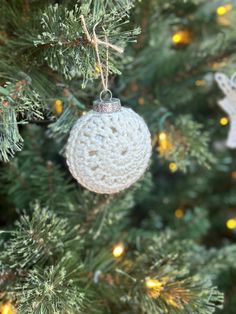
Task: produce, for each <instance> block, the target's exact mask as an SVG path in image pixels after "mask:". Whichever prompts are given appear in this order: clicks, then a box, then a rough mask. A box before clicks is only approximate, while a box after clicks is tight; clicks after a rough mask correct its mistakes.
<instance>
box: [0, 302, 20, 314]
mask: <svg viewBox="0 0 236 314" xmlns="http://www.w3.org/2000/svg"><path fill="white" fill-rule="evenodd" d="M0 314H16V309H15V308H14V307H13V305H12V304H11V303H10V302H7V303H5V304H2V305H1V306H0Z"/></svg>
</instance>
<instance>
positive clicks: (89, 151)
mask: <svg viewBox="0 0 236 314" xmlns="http://www.w3.org/2000/svg"><path fill="white" fill-rule="evenodd" d="M151 150H152V147H151V136H150V132H149V130H148V128H147V125H146V123H145V122H144V120H143V119H142V118H141V117H140V116H139V115H138V114H137V113H135V112H134V111H133V110H132V109H129V108H125V107H121V105H120V100H119V99H116V98H112V99H110V100H107V101H105V100H95V101H94V104H93V110H91V111H89V112H88V113H87V114H86V115H84V116H82V117H81V118H79V119H78V121H77V122H76V123H75V125H74V126H73V128H72V130H71V132H70V136H69V140H68V143H67V147H66V157H67V164H68V166H69V169H70V172H71V174H72V175H73V177H74V178H75V179H76V180H77V181H78V182H79V183H80V184H81V185H83V186H84V187H86V188H87V189H88V190H90V191H93V192H96V193H101V194H113V193H117V192H120V191H122V190H124V189H127V188H128V187H130V186H131V185H132V184H133V183H134V182H136V181H137V180H138V179H139V178H140V177H141V176H142V175H143V173H144V172H145V170H146V168H147V166H148V163H149V159H150V156H151Z"/></svg>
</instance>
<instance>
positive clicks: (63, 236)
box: [1, 205, 76, 270]
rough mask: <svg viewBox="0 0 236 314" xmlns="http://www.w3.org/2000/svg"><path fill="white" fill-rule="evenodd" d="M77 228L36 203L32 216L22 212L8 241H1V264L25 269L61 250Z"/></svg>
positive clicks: (43, 261)
mask: <svg viewBox="0 0 236 314" xmlns="http://www.w3.org/2000/svg"><path fill="white" fill-rule="evenodd" d="M75 234H76V229H74V230H73V229H72V228H71V227H70V226H69V224H68V221H67V220H66V219H62V218H58V217H56V216H55V214H53V213H52V212H50V211H48V210H46V209H40V207H39V205H36V206H35V208H34V211H33V215H32V217H29V215H27V214H22V215H21V217H20V220H19V221H18V222H17V223H16V230H15V231H13V232H12V236H11V238H10V239H9V241H7V242H5V243H4V245H3V253H2V257H1V260H2V262H3V264H4V268H6V269H8V268H10V269H13V270H17V269H25V268H30V267H32V265H34V264H37V263H39V264H41V263H45V261H47V260H48V259H51V258H55V256H56V255H57V254H63V252H64V251H65V248H66V246H67V245H68V244H69V242H70V240H71V238H72V239H73V235H74V237H75Z"/></svg>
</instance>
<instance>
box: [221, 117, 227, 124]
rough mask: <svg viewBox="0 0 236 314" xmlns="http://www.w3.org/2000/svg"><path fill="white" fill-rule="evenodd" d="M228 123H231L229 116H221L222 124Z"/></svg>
mask: <svg viewBox="0 0 236 314" xmlns="http://www.w3.org/2000/svg"><path fill="white" fill-rule="evenodd" d="M227 124H229V118H227V117H222V118H220V125H222V126H225V125H227Z"/></svg>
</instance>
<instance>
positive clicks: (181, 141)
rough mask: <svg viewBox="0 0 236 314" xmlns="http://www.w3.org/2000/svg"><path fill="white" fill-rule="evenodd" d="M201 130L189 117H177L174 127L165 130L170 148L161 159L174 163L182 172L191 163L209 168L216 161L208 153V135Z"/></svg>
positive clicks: (199, 125)
mask: <svg viewBox="0 0 236 314" xmlns="http://www.w3.org/2000/svg"><path fill="white" fill-rule="evenodd" d="M201 129H202V125H201V124H199V123H197V122H195V121H193V120H192V119H191V117H190V116H184V115H182V116H180V117H178V118H177V119H176V121H175V125H170V126H169V127H168V126H167V128H166V130H167V134H168V141H169V142H170V148H169V149H166V150H164V152H163V154H162V155H163V157H164V158H165V159H167V160H169V161H174V162H175V163H176V164H177V166H178V168H179V169H180V170H182V171H184V172H186V170H187V168H188V167H190V166H191V165H192V162H193V161H196V162H197V163H198V164H199V165H201V166H204V167H206V168H209V167H210V165H211V164H212V163H214V162H215V161H216V160H215V158H214V156H213V155H212V153H210V152H209V148H208V145H209V141H210V138H209V134H208V133H207V132H204V133H203V132H202V131H201Z"/></svg>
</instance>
